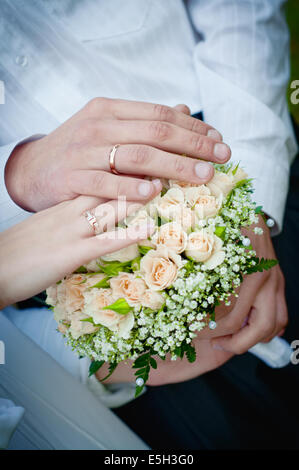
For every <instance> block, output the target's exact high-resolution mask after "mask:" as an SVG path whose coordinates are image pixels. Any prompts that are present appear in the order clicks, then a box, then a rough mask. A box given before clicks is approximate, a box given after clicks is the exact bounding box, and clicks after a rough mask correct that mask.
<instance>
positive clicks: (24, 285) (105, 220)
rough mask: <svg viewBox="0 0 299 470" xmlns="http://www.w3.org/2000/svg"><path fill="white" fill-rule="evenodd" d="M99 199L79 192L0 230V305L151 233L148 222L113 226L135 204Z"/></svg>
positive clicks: (35, 291) (46, 285) (26, 296)
mask: <svg viewBox="0 0 299 470" xmlns="http://www.w3.org/2000/svg"><path fill="white" fill-rule="evenodd" d="M99 202H100V200H99V199H98V198H94V197H86V196H81V197H78V198H77V199H74V200H72V201H67V202H63V203H60V204H58V205H57V206H54V207H51V208H50V209H46V210H44V211H41V212H39V213H37V214H35V215H33V216H32V217H30V218H28V219H27V220H25V221H24V222H21V223H20V224H17V225H15V226H14V227H12V228H10V229H9V230H6V231H4V232H2V233H1V234H0V259H1V263H0V308H3V307H5V306H7V305H10V304H12V303H14V302H17V301H20V300H23V299H26V298H28V297H31V296H32V295H35V294H37V293H38V292H41V291H42V290H44V289H45V288H47V287H48V286H50V285H51V284H53V283H55V282H57V281H59V280H60V279H62V278H63V277H64V276H65V275H66V274H69V273H71V272H73V271H74V270H75V269H76V268H78V267H79V266H81V265H83V264H86V263H88V262H89V261H91V260H92V259H95V258H98V257H99V256H102V255H104V254H106V253H109V252H113V251H116V250H119V249H121V248H124V247H125V246H128V245H130V244H132V243H134V242H136V241H138V240H142V239H145V238H147V237H148V236H149V235H150V234H151V233H152V232H153V230H154V227H151V226H149V225H145V226H140V227H137V228H136V227H130V228H128V229H119V230H118V231H115V230H113V229H114V228H115V224H116V222H117V221H118V220H121V219H123V218H124V217H126V215H128V213H131V212H132V211H135V210H136V209H137V207H140V204H138V205H137V204H133V203H126V202H125V201H110V202H108V203H105V204H100V205H99ZM88 210H91V211H92V213H93V214H94V215H95V216H96V219H97V222H98V228H97V232H98V233H99V234H97V235H95V231H94V228H93V227H92V225H91V224H90V223H89V222H88V220H87V218H86V216H85V215H84V214H85V212H86V211H88ZM105 230H108V231H105Z"/></svg>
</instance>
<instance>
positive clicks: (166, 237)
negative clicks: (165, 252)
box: [152, 222, 188, 253]
mask: <svg viewBox="0 0 299 470" xmlns="http://www.w3.org/2000/svg"><path fill="white" fill-rule="evenodd" d="M187 238H188V236H187V233H186V232H185V230H184V229H183V228H182V226H181V225H180V224H178V223H177V222H169V223H167V224H164V225H161V227H159V229H158V230H157V231H156V233H154V235H153V236H152V241H153V242H154V243H155V244H156V245H157V246H159V245H163V246H167V247H168V248H170V249H171V250H173V251H174V252H175V253H182V252H183V251H184V250H185V248H186V244H187Z"/></svg>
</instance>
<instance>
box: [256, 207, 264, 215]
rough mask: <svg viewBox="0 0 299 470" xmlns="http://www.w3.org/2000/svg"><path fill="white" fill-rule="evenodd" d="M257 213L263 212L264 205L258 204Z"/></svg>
mask: <svg viewBox="0 0 299 470" xmlns="http://www.w3.org/2000/svg"><path fill="white" fill-rule="evenodd" d="M254 212H255V213H256V214H261V212H263V206H257V207H256V208H255V210H254Z"/></svg>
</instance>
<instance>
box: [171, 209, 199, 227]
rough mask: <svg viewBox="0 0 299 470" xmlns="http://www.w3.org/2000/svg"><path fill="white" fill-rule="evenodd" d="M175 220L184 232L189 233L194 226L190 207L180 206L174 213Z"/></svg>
mask: <svg viewBox="0 0 299 470" xmlns="http://www.w3.org/2000/svg"><path fill="white" fill-rule="evenodd" d="M175 220H176V222H177V223H179V224H180V225H181V226H182V228H183V229H184V230H185V232H189V231H190V229H191V228H193V227H194V226H195V222H196V216H195V212H194V211H193V210H192V209H191V208H190V207H185V206H180V207H179V210H178V211H177V213H176V216H175Z"/></svg>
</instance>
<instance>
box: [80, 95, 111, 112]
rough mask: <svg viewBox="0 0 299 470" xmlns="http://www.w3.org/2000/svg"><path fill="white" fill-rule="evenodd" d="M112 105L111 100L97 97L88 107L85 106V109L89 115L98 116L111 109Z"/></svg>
mask: <svg viewBox="0 0 299 470" xmlns="http://www.w3.org/2000/svg"><path fill="white" fill-rule="evenodd" d="M110 103H111V99H110V98H104V97H96V98H92V99H91V100H90V101H89V102H88V103H87V105H86V106H85V109H86V111H87V113H88V114H92V115H93V114H97V113H99V112H102V111H104V110H106V109H107V108H109V106H110Z"/></svg>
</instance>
